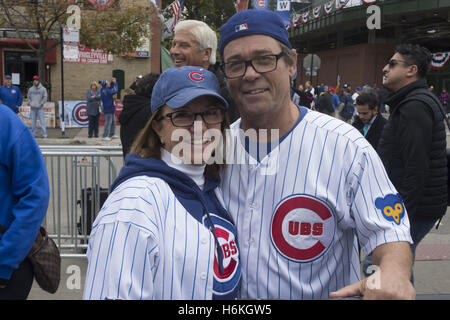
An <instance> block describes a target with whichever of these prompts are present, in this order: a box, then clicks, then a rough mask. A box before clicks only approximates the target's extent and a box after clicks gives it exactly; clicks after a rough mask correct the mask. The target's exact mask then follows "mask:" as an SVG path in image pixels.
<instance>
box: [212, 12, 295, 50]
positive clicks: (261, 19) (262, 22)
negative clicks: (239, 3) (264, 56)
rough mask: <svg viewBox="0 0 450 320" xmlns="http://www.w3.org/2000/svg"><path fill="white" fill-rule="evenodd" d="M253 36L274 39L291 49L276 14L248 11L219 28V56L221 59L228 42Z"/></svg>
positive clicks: (281, 21)
mask: <svg viewBox="0 0 450 320" xmlns="http://www.w3.org/2000/svg"><path fill="white" fill-rule="evenodd" d="M254 34H262V35H266V36H269V37H272V38H275V39H276V40H278V41H280V42H282V43H284V44H285V45H286V46H288V47H289V48H291V49H292V45H291V43H290V42H289V36H288V32H287V30H286V26H285V25H284V22H283V20H282V19H281V17H280V16H279V15H278V14H277V13H275V12H273V11H271V10H264V9H249V10H244V11H240V12H238V13H236V14H234V15H233V16H232V17H231V18H230V19H228V21H227V22H226V23H225V24H224V25H223V26H222V27H220V41H219V51H220V55H221V56H222V57H223V50H224V49H225V46H226V45H227V44H228V43H229V42H230V41H232V40H234V39H237V38H240V37H245V36H249V35H254Z"/></svg>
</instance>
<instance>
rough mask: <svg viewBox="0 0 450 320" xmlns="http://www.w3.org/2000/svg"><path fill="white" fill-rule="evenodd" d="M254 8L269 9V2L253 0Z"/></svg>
mask: <svg viewBox="0 0 450 320" xmlns="http://www.w3.org/2000/svg"><path fill="white" fill-rule="evenodd" d="M253 8H255V9H266V10H267V9H269V0H253Z"/></svg>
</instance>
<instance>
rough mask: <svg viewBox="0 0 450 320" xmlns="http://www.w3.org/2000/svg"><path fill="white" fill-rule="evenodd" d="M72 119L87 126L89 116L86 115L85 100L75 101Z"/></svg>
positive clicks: (80, 124)
mask: <svg viewBox="0 0 450 320" xmlns="http://www.w3.org/2000/svg"><path fill="white" fill-rule="evenodd" d="M72 119H73V121H74V122H75V123H76V124H78V125H79V126H87V125H88V124H89V118H88V115H87V107H86V102H80V103H77V104H76V105H75V106H74V107H73V109H72Z"/></svg>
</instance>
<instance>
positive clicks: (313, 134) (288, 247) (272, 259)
mask: <svg viewBox="0 0 450 320" xmlns="http://www.w3.org/2000/svg"><path fill="white" fill-rule="evenodd" d="M300 109H301V111H302V114H303V115H304V116H303V119H301V121H299V122H298V123H297V124H296V125H295V126H294V127H293V128H292V130H291V131H290V132H289V133H288V134H287V135H286V136H285V137H283V138H282V139H281V140H280V141H281V142H280V143H279V145H278V146H277V147H276V148H274V149H273V150H272V151H271V152H270V153H269V154H268V155H267V156H265V157H264V156H263V157H261V161H260V162H256V161H254V159H252V157H249V154H248V153H247V152H246V151H243V150H242V148H243V146H242V143H239V142H237V141H238V140H240V139H241V138H238V137H239V136H240V135H242V131H240V130H239V127H240V120H238V121H237V122H235V123H234V124H233V125H232V130H231V136H232V139H233V141H234V145H235V150H233V153H234V156H235V157H239V156H238V155H242V154H244V155H245V156H244V158H245V159H244V161H242V159H234V164H230V165H229V166H228V167H227V169H226V172H225V173H224V177H223V180H222V190H223V192H224V200H225V205H226V206H227V209H228V211H229V212H230V214H232V216H233V218H234V221H235V224H236V228H237V230H238V237H239V247H240V253H241V263H242V286H241V296H242V297H243V298H274V299H321V298H328V297H329V293H330V292H333V291H335V290H337V289H339V288H342V287H344V286H346V285H348V284H351V283H354V282H357V281H359V279H360V265H359V253H358V243H357V239H359V241H360V243H361V246H362V249H363V250H364V252H365V253H366V254H368V253H370V252H372V250H373V249H375V248H376V247H377V246H379V245H381V244H383V243H387V242H392V241H409V242H410V241H411V239H410V235H409V221H408V218H407V215H406V211H405V207H404V205H403V203H402V201H401V199H400V197H399V196H398V193H397V191H396V190H395V188H394V186H393V185H392V183H391V182H390V181H389V179H388V177H387V174H386V172H385V170H384V167H383V165H382V162H381V160H380V159H379V157H378V155H377V154H376V152H375V150H374V149H373V148H372V147H371V146H370V144H369V143H368V142H367V141H366V140H365V139H364V138H363V137H362V136H361V134H359V132H358V131H357V130H355V129H354V128H353V127H352V126H350V125H348V124H346V123H344V122H342V121H340V120H337V119H335V118H332V117H330V116H327V115H324V114H321V113H318V112H314V111H306V110H305V109H304V108H300ZM239 149H241V150H239ZM242 163H247V164H242Z"/></svg>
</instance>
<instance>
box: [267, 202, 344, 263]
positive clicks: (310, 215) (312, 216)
mask: <svg viewBox="0 0 450 320" xmlns="http://www.w3.org/2000/svg"><path fill="white" fill-rule="evenodd" d="M335 230H336V219H335V215H334V212H333V210H332V209H331V208H330V206H329V205H328V204H327V203H326V202H324V201H323V200H321V199H318V198H315V197H312V196H310V195H305V194H295V195H291V196H289V197H287V198H285V199H283V200H281V201H280V203H279V204H278V205H277V207H276V209H275V212H274V214H273V216H272V223H271V232H270V233H271V239H272V243H273V245H274V246H275V248H276V249H277V250H278V251H279V252H280V253H281V254H282V255H283V256H284V257H286V258H287V259H290V260H293V261H297V262H301V263H303V262H310V261H313V260H315V259H318V258H319V257H321V256H322V255H323V254H324V253H325V252H326V251H327V250H328V249H329V248H330V247H331V245H332V243H333V239H334V234H335Z"/></svg>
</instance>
